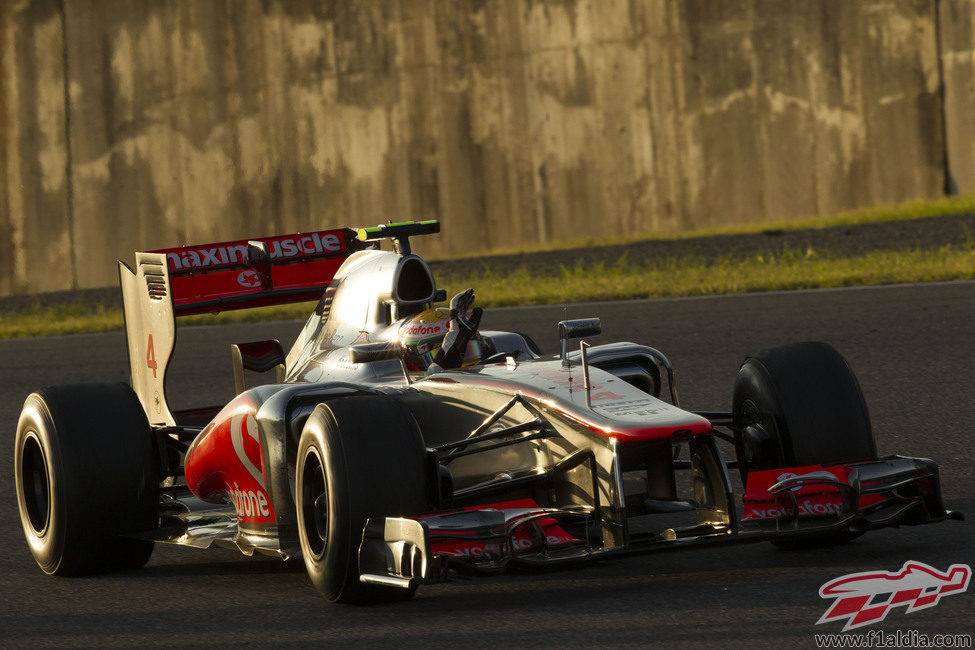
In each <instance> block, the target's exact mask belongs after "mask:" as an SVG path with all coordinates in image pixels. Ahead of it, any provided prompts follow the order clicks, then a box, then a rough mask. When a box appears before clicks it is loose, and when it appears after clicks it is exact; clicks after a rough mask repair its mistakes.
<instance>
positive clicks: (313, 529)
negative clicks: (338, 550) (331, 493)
mask: <svg viewBox="0 0 975 650" xmlns="http://www.w3.org/2000/svg"><path fill="white" fill-rule="evenodd" d="M301 515H302V517H301V520H302V523H301V525H302V527H303V529H304V533H305V539H306V540H308V550H309V551H311V553H312V555H314V556H315V558H316V559H320V558H321V557H322V555H324V553H325V547H326V546H327V544H328V483H327V482H326V480H325V467H324V466H323V465H322V461H321V458H320V457H319V455H318V452H317V451H316V450H315V449H309V450H308V453H307V454H306V455H305V459H304V463H303V467H302V480H301Z"/></svg>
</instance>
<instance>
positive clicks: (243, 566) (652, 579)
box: [0, 283, 975, 647]
mask: <svg viewBox="0 0 975 650" xmlns="http://www.w3.org/2000/svg"><path fill="white" fill-rule="evenodd" d="M567 315H568V317H570V318H573V317H585V316H590V315H599V316H601V317H602V319H603V331H604V335H603V336H602V337H601V339H597V340H596V341H594V342H608V341H614V340H633V341H638V342H644V343H649V344H650V345H653V346H654V347H656V348H658V349H660V350H663V351H664V352H665V353H666V354H667V355H668V356H669V357H670V359H671V361H672V362H673V363H674V364H675V366H676V367H677V368H678V369H679V372H680V382H681V383H680V392H681V398H682V401H683V404H684V406H685V407H687V408H691V409H700V410H707V409H726V408H728V406H729V402H730V392H731V385H732V381H733V378H734V374H735V371H736V370H737V367H738V364H739V363H740V362H741V360H742V358H743V357H744V356H745V355H746V354H748V353H751V352H756V351H758V350H759V349H761V348H763V347H766V346H770V345H776V344H779V343H784V342H790V341H796V340H808V339H815V340H825V341H828V342H830V343H832V344H833V345H835V346H836V347H837V348H839V349H840V351H841V352H843V354H844V355H846V357H847V358H848V359H849V361H850V363H851V365H852V366H853V368H854V370H855V371H856V372H857V374H858V376H859V378H860V382H861V384H862V386H863V389H864V392H865V394H866V397H867V402H868V404H869V405H870V408H871V413H872V416H873V422H874V429H875V431H876V436H877V442H878V446H879V448H880V451H881V453H901V454H906V455H915V456H927V457H931V458H934V459H936V460H937V461H938V463H939V464H940V465H941V468H942V482H943V487H944V494H945V500H946V502H948V505H949V507H951V508H953V509H956V510H961V511H963V512H967V513H970V514H972V515H975V477H973V471H972V467H973V463H972V437H971V430H972V422H975V402H973V399H972V386H973V381H972V380H973V375H975V373H973V370H972V369H973V367H975V343H973V339H972V334H973V331H975V326H973V325H972V323H973V322H975V283H957V284H942V285H926V286H907V287H889V288H871V289H857V290H846V291H823V292H802V293H783V294H763V295H748V296H738V297H726V298H707V299H683V300H659V301H648V302H642V301H641V302H629V303H605V304H590V305H574V306H570V307H569V308H568V313H567ZM561 318H562V310H561V308H559V307H542V308H517V309H507V310H493V311H489V312H488V313H486V314H485V318H484V326H485V328H490V329H516V330H520V331H524V332H527V333H529V334H531V335H532V336H533V337H535V339H536V340H537V341H538V342H539V343H540V344H541V345H542V346H543V348H544V349H546V350H554V349H555V345H556V342H555V325H554V323H555V322H556V321H557V320H560V319H561ZM299 325H300V324H296V323H270V324H259V325H242V326H226V327H221V328H195V329H187V330H185V331H183V332H181V337H180V341H179V345H178V346H177V359H176V365H174V366H173V368H172V370H171V373H172V374H171V375H170V386H171V387H172V388H171V403H173V404H175V405H178V406H180V407H182V406H190V405H201V404H204V403H216V402H220V401H221V400H225V399H227V398H228V397H229V396H230V393H231V391H232V386H233V381H232V376H231V370H230V355H229V350H228V349H227V348H228V344H229V343H230V342H234V341H248V340H255V339H259V338H266V337H268V336H276V337H279V338H280V339H281V340H282V341H283V342H286V343H288V342H290V340H292V339H293V337H294V335H295V333H296V331H297V329H298V327H299ZM127 377H128V371H127V363H126V359H125V344H124V341H123V338H122V335H121V334H119V333H110V334H96V335H79V336H73V337H63V338H53V339H34V340H19V341H0V395H2V400H0V485H2V486H3V489H2V493H0V521H2V522H3V523H2V524H0V631H2V632H0V645H2V646H11V645H12V646H27V645H31V646H108V645H124V646H132V645H139V646H151V645H164V644H165V645H188V644H193V645H231V644H232V645H240V644H250V643H257V644H262V645H263V644H273V645H277V644H282V645H298V644H302V645H305V644H308V643H320V644H326V643H327V644H328V645H350V644H357V645H363V644H364V645H368V646H370V647H372V646H376V645H383V646H421V645H422V646H428V647H442V646H448V645H449V646H460V645H464V646H471V645H473V646H482V645H493V646H529V645H558V646H592V645H597V644H598V645H612V646H617V645H646V644H650V643H677V644H680V645H685V644H700V645H715V644H718V645H728V646H730V645H746V644H747V645H749V646H751V645H759V646H778V647H782V646H786V645H799V646H804V647H813V646H814V641H813V635H814V634H815V633H821V632H838V631H839V628H840V627H841V626H840V625H839V624H829V625H820V626H816V625H815V622H816V621H817V620H818V619H819V617H820V615H821V614H822V613H823V612H824V611H825V609H826V605H827V601H824V600H822V599H820V598H819V596H818V589H819V587H820V585H822V584H823V583H824V582H826V581H828V580H830V579H832V578H836V577H838V576H840V575H843V574H845V573H849V572H856V571H865V570H868V569H883V570H894V569H899V568H900V567H901V565H902V564H903V563H904V562H905V561H907V560H918V561H921V562H925V563H927V564H930V565H932V566H934V567H936V568H939V569H942V570H944V569H946V568H947V567H948V565H950V564H953V563H966V564H975V562H973V560H975V527H973V524H972V521H971V517H970V519H969V521H965V522H952V521H949V522H945V523H942V524H936V525H932V526H922V527H917V528H904V529H899V530H890V531H880V532H874V533H868V534H867V535H866V536H865V537H863V538H861V539H860V540H857V541H856V542H853V543H852V544H850V545H848V546H845V547H840V548H837V549H827V550H811V551H804V552H787V551H779V550H776V549H774V548H773V547H771V546H770V545H768V544H752V545H745V546H731V547H724V548H715V549H707V550H689V551H686V552H682V553H673V554H662V555H649V556H642V557H635V558H629V559H626V560H621V561H616V562H612V563H604V564H600V565H596V566H594V567H591V568H586V569H581V570H573V571H563V572H556V573H547V574H540V575H520V576H509V577H499V578H489V579H482V580H477V581H473V582H463V581H460V582H457V583H453V584H447V585H437V586H431V587H424V588H421V589H420V591H419V592H418V594H417V597H416V598H415V599H414V600H413V601H411V602H409V603H405V604H399V605H394V606H382V607H373V608H350V607H340V606H332V605H329V604H328V603H326V602H325V601H324V600H322V599H321V598H320V597H319V595H318V594H317V592H315V591H314V589H313V588H312V587H311V585H310V584H309V582H308V580H307V578H306V576H305V574H304V568H303V566H302V565H301V563H280V562H277V561H273V560H265V559H250V558H245V557H243V556H240V555H237V554H236V553H232V552H229V551H221V550H216V551H197V550H192V549H183V548H176V547H168V546H157V550H156V552H155V554H154V555H153V558H152V560H151V561H150V563H149V565H148V566H147V567H146V568H145V569H143V570H141V571H136V572H131V573H125V574H115V575H109V576H100V577H94V578H75V579H55V578H48V577H46V576H44V575H42V574H41V573H40V571H39V570H38V569H37V567H36V566H35V564H34V562H33V560H32V558H31V556H30V554H29V552H28V550H27V546H26V544H25V543H24V540H23V535H22V532H21V530H20V525H19V519H18V516H17V506H16V498H15V495H14V490H13V467H12V466H13V459H12V456H13V435H14V431H15V427H16V419H17V414H18V412H19V409H20V405H21V403H22V401H23V398H24V397H26V395H27V394H28V393H29V392H30V391H31V390H33V389H36V388H38V387H41V386H43V385H47V384H54V383H68V382H76V381H86V380H89V381H90V380H99V381H105V380H108V381H114V380H126V379H127ZM106 415H109V414H106ZM876 628H879V629H882V630H885V631H887V632H893V631H894V630H898V629H900V630H908V629H917V630H920V631H921V632H924V633H926V634H938V633H968V634H972V633H975V587H972V588H971V589H970V593H966V594H962V595H957V596H952V597H950V598H945V599H944V600H943V601H942V602H941V604H939V605H938V606H937V607H935V608H932V609H927V610H923V611H920V612H917V613H914V614H910V615H905V614H904V611H903V608H898V609H895V610H893V611H892V612H891V613H890V614H889V615H888V617H887V620H886V621H884V622H883V623H882V624H880V625H879V626H876V627H875V628H864V630H870V629H876Z"/></svg>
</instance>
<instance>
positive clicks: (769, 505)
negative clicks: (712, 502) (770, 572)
mask: <svg viewBox="0 0 975 650" xmlns="http://www.w3.org/2000/svg"><path fill="white" fill-rule="evenodd" d="M824 471H825V472H828V473H830V474H832V475H833V476H834V477H836V479H837V480H838V481H840V482H841V483H846V482H847V481H848V480H849V474H850V468H848V467H846V466H845V465H830V466H823V465H807V466H805V467H790V468H783V469H767V470H761V471H757V472H749V473H748V485H747V486H746V488H745V498H744V506H745V508H744V512H743V514H742V520H749V519H774V518H775V517H777V516H779V515H783V514H785V512H783V510H784V509H785V507H786V506H788V507H790V508H791V502H790V501H789V499H788V497H787V496H785V495H779V496H778V497H776V495H774V494H771V493H769V491H768V490H769V488H770V487H772V486H773V485H775V484H776V483H778V482H779V481H782V480H785V479H787V478H792V477H793V476H802V475H804V474H811V473H813V472H824ZM792 494H793V496H795V498H796V506H797V507H798V510H799V513H798V514H799V515H800V516H804V515H838V514H840V513H841V512H842V509H843V499H842V496H841V495H840V491H839V489H838V488H836V487H833V486H830V485H805V486H803V487H800V488H798V489H795V490H794V491H793V493H792ZM883 500H884V497H883V496H882V495H880V494H867V495H864V496H862V497H860V503H859V504H858V507H860V508H863V507H865V506H868V505H871V504H873V503H877V502H879V501H883Z"/></svg>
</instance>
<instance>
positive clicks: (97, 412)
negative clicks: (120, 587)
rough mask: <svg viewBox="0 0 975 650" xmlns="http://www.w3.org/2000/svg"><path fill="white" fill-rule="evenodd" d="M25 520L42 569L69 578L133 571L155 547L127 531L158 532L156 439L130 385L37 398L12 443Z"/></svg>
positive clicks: (72, 389) (59, 389)
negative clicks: (135, 537) (134, 537)
mask: <svg viewBox="0 0 975 650" xmlns="http://www.w3.org/2000/svg"><path fill="white" fill-rule="evenodd" d="M14 465H15V470H14V474H15V478H14V482H15V486H16V490H17V506H18V510H19V511H20V521H21V524H22V526H23V529H24V535H25V536H26V538H27V544H28V545H29V546H30V549H31V553H32V554H33V555H34V559H35V560H36V561H37V564H38V566H39V567H40V568H41V570H42V571H44V572H45V573H47V574H50V575H59V576H68V575H84V574H91V573H101V572H106V571H113V570H119V569H134V568H138V567H141V566H142V565H144V564H145V563H146V562H148V561H149V556H150V555H151V554H152V549H153V542H151V541H146V540H139V539H132V538H129V537H125V536H124V535H126V534H129V533H136V532H145V531H148V530H153V529H155V528H156V527H157V526H158V509H159V492H158V489H159V479H158V472H157V470H156V468H157V466H158V462H157V457H156V449H155V443H154V440H153V438H152V434H151V432H150V429H149V423H148V421H147V420H146V416H145V413H144V411H143V410H142V405H141V404H140V402H139V399H138V398H137V397H136V396H135V393H133V392H132V389H131V388H130V387H129V386H128V385H127V384H74V385H66V386H54V387H51V388H45V389H44V390H42V391H40V392H38V393H33V394H31V395H30V396H28V398H27V400H26V401H25V402H24V408H23V411H21V414H20V420H19V422H18V423H17V435H16V440H15V453H14Z"/></svg>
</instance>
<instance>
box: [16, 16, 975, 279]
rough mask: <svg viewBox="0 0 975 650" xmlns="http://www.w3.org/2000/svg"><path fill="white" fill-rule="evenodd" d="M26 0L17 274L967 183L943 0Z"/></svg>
mask: <svg viewBox="0 0 975 650" xmlns="http://www.w3.org/2000/svg"><path fill="white" fill-rule="evenodd" d="M62 4H63V7H64V12H63V16H62V14H61V12H60V11H59V9H58V8H59V7H60V6H62ZM0 6H2V7H4V8H3V9H2V10H0V11H3V14H2V16H3V29H2V33H3V35H2V36H0V57H2V62H3V76H2V84H3V86H2V88H3V97H2V98H0V108H2V111H3V112H2V115H3V116H4V117H3V119H4V122H3V129H2V133H0V138H2V142H3V146H4V155H3V158H2V159H3V160H4V162H5V169H4V173H3V174H0V177H3V178H4V182H5V183H6V186H5V187H6V189H5V190H4V186H2V185H0V197H2V198H0V201H3V203H0V209H2V210H3V212H2V213H0V294H4V293H12V292H13V293H15V292H23V291H42V290H47V289H58V288H66V287H71V286H80V287H90V286H102V285H108V284H112V283H114V282H115V279H114V273H115V271H114V264H113V260H114V258H115V257H123V258H127V257H128V256H130V255H131V251H133V250H135V249H139V248H143V249H144V248H153V247H163V246H170V245H175V244H179V243H185V242H201V241H207V240H215V239H223V238H236V237H244V236H256V235H261V234H269V233H273V232H282V231H291V230H309V229H312V228H321V227H329V226H345V225H363V224H374V223H378V222H381V221H385V220H387V219H392V220H401V219H408V218H430V217H437V218H440V219H441V220H442V221H443V223H444V232H443V234H442V235H441V236H440V237H438V238H431V239H430V240H428V241H421V242H420V243H419V245H418V248H419V249H420V250H421V251H422V252H426V253H430V254H446V253H455V254H456V253H462V252H466V251H472V250H473V251H482V250H486V249H491V248H498V247H510V246H511V245H513V244H516V243H519V242H527V243H535V242H547V241H552V240H557V239H575V238H579V237H583V236H600V235H606V234H611V233H617V232H623V233H650V232H654V231H659V230H677V229H685V228H691V227H699V226H708V225H716V224H723V223H737V222H742V221H746V220H752V219H756V218H761V217H763V216H771V217H789V216H794V215H795V216H798V215H808V214H813V213H818V212H831V211H836V210H840V209H844V208H852V207H857V206H863V205H870V204H875V203H890V202H896V201H901V200H905V199H911V198H921V197H933V196H937V195H939V194H940V193H941V191H942V188H943V186H944V166H943V162H944V144H943V137H942V105H941V100H940V96H939V92H938V84H939V66H938V44H937V41H938V39H937V31H936V29H935V15H936V11H935V3H934V0H917V1H912V2H904V1H900V0H870V1H863V2H856V3H848V2H838V1H827V0H819V1H810V2H802V3H797V2H792V1H791V0H736V1H735V2H727V0H725V1H721V0H693V1H687V2H685V1H679V0H496V1H494V2H469V3H458V2H451V1H449V0H361V1H359V2H348V1H346V0H334V1H332V2H319V1H315V0H266V1H263V2H261V1H258V0H239V1H233V2H229V1H228V2H193V1H190V0H167V1H153V2H148V1H144V2H132V1H131V0H64V1H63V3H62V2H55V1H46V2H26V1H22V2H19V3H17V2H14V3H13V4H10V3H7V4H3V3H0ZM957 11H959V12H962V13H964V11H968V12H969V13H970V12H971V9H970V6H968V8H967V9H966V8H965V6H963V5H961V4H959V5H958V8H957ZM970 35H971V34H970V30H969V36H970ZM956 71H957V74H956V75H955V76H953V77H952V79H953V80H954V81H953V82H954V83H958V84H962V85H964V84H968V85H967V86H966V87H968V88H969V91H968V92H970V86H971V78H972V77H971V76H969V77H968V79H967V80H966V79H965V78H964V76H965V72H964V70H963V69H962V68H961V67H957V68H956ZM970 74H971V73H969V75H970ZM65 86H66V88H65ZM954 92H961V91H954ZM59 93H60V94H59ZM967 97H968V96H967V95H966V96H965V97H963V98H960V99H957V100H955V99H954V96H952V95H949V102H951V101H955V104H956V105H957V107H958V108H957V111H958V112H961V110H962V108H961V107H962V106H964V103H965V101H968V99H966V98H967ZM65 106H67V108H65ZM961 119H962V120H965V119H968V120H970V119H972V118H971V117H970V116H968V115H965V116H962V118H961ZM66 120H67V122H66ZM66 132H67V133H68V136H67V137H65V133H66ZM949 132H950V130H949ZM970 143H971V139H970V138H969V139H968V140H967V144H968V145H969V146H971V145H970ZM969 153H970V152H969ZM4 237H7V238H8V239H9V240H10V241H11V242H12V244H11V246H9V247H7V246H3V243H4V241H5V240H4V239H3V238H4ZM68 251H70V252H71V253H73V255H70V256H66V253H67V252H68ZM52 261H56V262H57V264H56V265H55V266H53V267H52V266H51V262H52ZM51 268H56V269H58V273H51V272H50V269H51Z"/></svg>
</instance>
